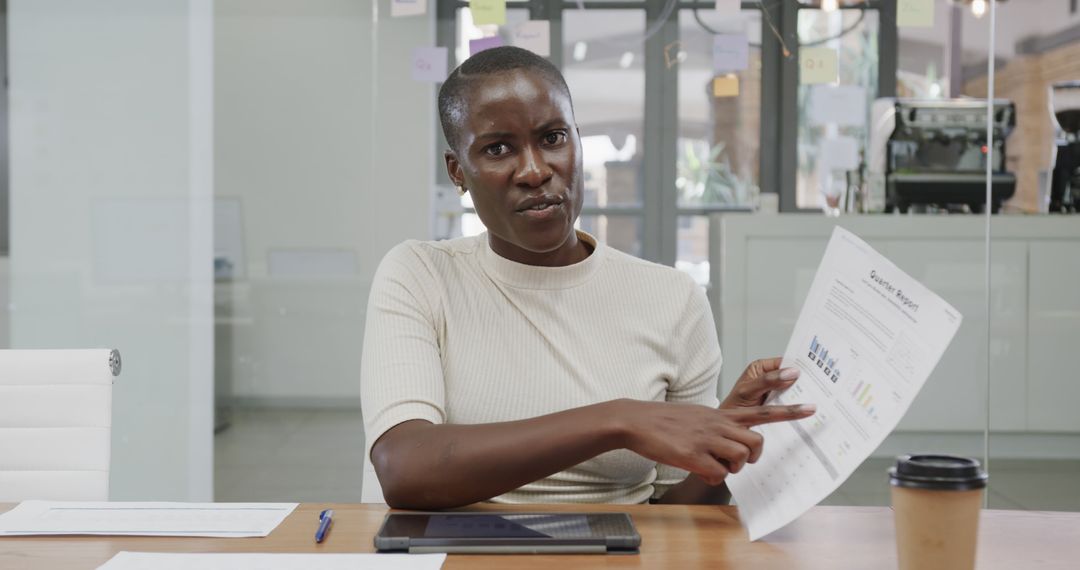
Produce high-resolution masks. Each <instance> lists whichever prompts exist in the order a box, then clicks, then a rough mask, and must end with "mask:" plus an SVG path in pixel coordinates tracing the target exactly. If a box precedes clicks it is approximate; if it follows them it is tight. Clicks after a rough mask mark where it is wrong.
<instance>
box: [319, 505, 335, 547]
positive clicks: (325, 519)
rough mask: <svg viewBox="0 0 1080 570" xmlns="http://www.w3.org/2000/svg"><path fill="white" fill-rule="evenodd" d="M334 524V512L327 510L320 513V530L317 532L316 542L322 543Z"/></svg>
mask: <svg viewBox="0 0 1080 570" xmlns="http://www.w3.org/2000/svg"><path fill="white" fill-rule="evenodd" d="M332 522H334V510H333V509H326V510H325V511H323V512H321V513H319V530H317V531H315V542H322V541H323V539H324V538H326V533H327V532H328V531H329V530H330V523H332Z"/></svg>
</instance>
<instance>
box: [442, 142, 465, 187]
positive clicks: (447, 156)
mask: <svg viewBox="0 0 1080 570" xmlns="http://www.w3.org/2000/svg"><path fill="white" fill-rule="evenodd" d="M443 159H444V160H445V161H446V175H447V176H449V177H450V181H451V182H453V183H454V186H459V187H464V186H465V174H464V173H463V172H462V171H461V163H460V162H458V158H457V154H456V153H455V152H454V151H452V150H447V151H445V152H444V153H443Z"/></svg>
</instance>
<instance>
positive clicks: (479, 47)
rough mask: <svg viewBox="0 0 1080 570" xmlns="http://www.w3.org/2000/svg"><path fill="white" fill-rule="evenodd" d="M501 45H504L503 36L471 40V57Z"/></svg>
mask: <svg viewBox="0 0 1080 570" xmlns="http://www.w3.org/2000/svg"><path fill="white" fill-rule="evenodd" d="M501 45H503V40H502V36H491V37H489V38H480V39H478V40H469V55H470V56H474V55H476V54H478V53H480V52H482V51H484V50H486V49H491V48H493V47H499V46H501Z"/></svg>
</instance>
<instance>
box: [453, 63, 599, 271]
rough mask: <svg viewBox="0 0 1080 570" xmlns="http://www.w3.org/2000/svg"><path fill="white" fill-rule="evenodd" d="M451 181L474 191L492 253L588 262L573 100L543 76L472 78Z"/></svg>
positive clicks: (537, 261) (530, 260) (525, 259)
mask: <svg viewBox="0 0 1080 570" xmlns="http://www.w3.org/2000/svg"><path fill="white" fill-rule="evenodd" d="M464 103H465V106H464V117H465V118H464V120H463V121H462V124H461V125H460V131H459V136H458V144H457V148H456V149H455V150H451V151H447V152H446V168H447V171H448V172H449V174H450V179H451V180H453V181H454V183H455V184H457V185H459V186H464V187H465V188H467V189H468V191H469V192H470V193H472V200H473V204H474V206H475V207H476V213H477V215H478V216H480V221H482V222H483V223H484V225H485V226H486V227H487V230H488V236H489V243H490V244H491V248H492V250H494V251H495V252H496V253H498V254H499V255H501V256H503V257H505V258H507V259H511V260H513V261H517V262H519V263H527V264H529V265H567V264H570V263H574V262H576V261H580V260H581V259H582V258H584V255H583V254H582V252H583V246H582V245H581V244H579V243H578V239H577V234H576V233H575V232H574V221H575V220H577V217H578V214H580V213H581V205H582V190H583V177H582V163H581V139H580V137H579V136H578V132H577V126H576V125H575V123H574V113H573V110H572V109H571V106H570V98H569V97H568V96H567V95H566V94H565V93H564V92H563V90H562V89H561V88H559V87H558V86H556V85H555V84H553V83H552V82H550V81H549V80H548V79H546V78H545V77H543V76H542V75H540V74H537V73H529V72H527V71H524V70H522V71H511V72H507V73H500V74H494V75H489V76H484V77H480V78H477V79H474V80H472V82H471V83H470V85H469V87H468V90H467V93H466V97H465V102H464Z"/></svg>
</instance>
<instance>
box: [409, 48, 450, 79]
mask: <svg viewBox="0 0 1080 570" xmlns="http://www.w3.org/2000/svg"><path fill="white" fill-rule="evenodd" d="M447 57H448V54H447V50H446V48H444V47H418V48H413V53H412V78H413V81H421V82H425V83H426V82H433V83H438V82H440V81H443V80H445V79H446V61H447Z"/></svg>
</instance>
